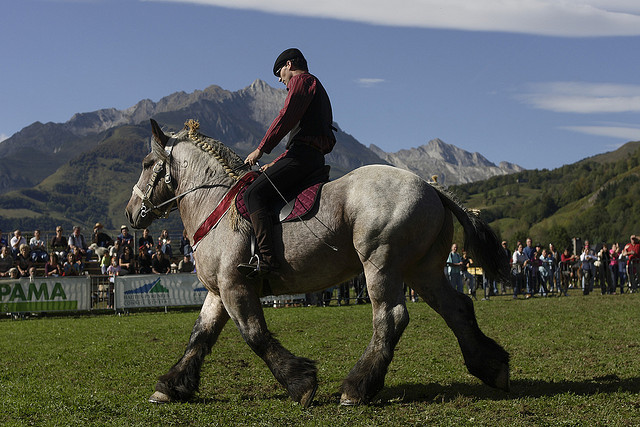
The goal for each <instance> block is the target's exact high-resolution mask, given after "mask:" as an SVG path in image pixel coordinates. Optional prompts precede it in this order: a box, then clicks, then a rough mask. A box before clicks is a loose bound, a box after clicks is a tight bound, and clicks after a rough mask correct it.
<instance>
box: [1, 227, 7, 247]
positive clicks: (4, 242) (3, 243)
mask: <svg viewBox="0 0 640 427" xmlns="http://www.w3.org/2000/svg"><path fill="white" fill-rule="evenodd" d="M8 245H9V242H8V241H7V238H6V237H4V234H2V230H0V249H2V248H4V247H5V246H8Z"/></svg>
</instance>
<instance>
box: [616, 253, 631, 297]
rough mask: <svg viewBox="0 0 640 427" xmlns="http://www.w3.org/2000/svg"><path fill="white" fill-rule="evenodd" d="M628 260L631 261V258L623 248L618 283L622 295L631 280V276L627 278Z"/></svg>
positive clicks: (619, 257)
mask: <svg viewBox="0 0 640 427" xmlns="http://www.w3.org/2000/svg"><path fill="white" fill-rule="evenodd" d="M618 249H619V248H618ZM619 250H620V249H619ZM628 260H629V257H628V256H627V252H626V250H625V249H624V248H622V250H620V255H618V283H619V284H620V293H621V294H623V293H624V288H625V286H626V284H627V282H628V280H629V276H627V261H628Z"/></svg>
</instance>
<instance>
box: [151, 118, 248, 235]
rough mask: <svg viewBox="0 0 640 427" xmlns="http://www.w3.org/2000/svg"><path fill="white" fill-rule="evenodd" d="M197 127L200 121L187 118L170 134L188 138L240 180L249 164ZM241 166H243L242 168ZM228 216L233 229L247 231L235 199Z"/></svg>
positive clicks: (180, 138) (179, 137)
mask: <svg viewBox="0 0 640 427" xmlns="http://www.w3.org/2000/svg"><path fill="white" fill-rule="evenodd" d="M199 129H200V123H199V122H198V121H197V120H193V119H189V120H187V121H186V122H185V124H184V128H183V129H182V130H180V131H179V132H176V133H175V134H172V137H174V138H176V139H178V140H184V139H187V138H188V139H189V140H191V142H193V143H194V145H195V146H196V147H198V148H200V149H201V150H202V151H204V152H205V153H207V154H209V155H211V156H213V157H214V158H215V159H216V160H217V161H218V163H220V165H221V166H222V168H223V170H224V171H225V172H226V174H227V175H228V176H230V177H231V178H233V179H234V180H236V181H238V180H240V178H241V177H242V175H244V174H245V173H246V172H247V170H248V168H249V166H248V165H245V163H244V161H243V160H242V159H241V158H240V156H238V155H237V154H236V153H234V152H233V150H231V149H230V148H229V147H227V146H226V145H224V144H223V143H222V142H220V141H218V140H216V139H214V138H211V137H209V136H206V135H203V134H201V133H200V132H199ZM158 145H159V144H158ZM154 151H155V150H154ZM161 155H165V153H164V150H162V153H161ZM243 166H245V167H244V168H243ZM228 218H229V221H230V224H231V228H232V229H233V230H235V231H241V230H242V231H245V232H248V230H249V228H248V222H247V221H244V220H243V218H242V216H241V215H240V214H239V213H238V210H237V209H236V204H235V201H234V203H232V204H231V208H230V212H229V215H228Z"/></svg>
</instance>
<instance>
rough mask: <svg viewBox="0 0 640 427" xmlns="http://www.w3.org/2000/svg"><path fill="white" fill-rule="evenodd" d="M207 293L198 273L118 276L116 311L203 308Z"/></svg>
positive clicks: (116, 282)
mask: <svg viewBox="0 0 640 427" xmlns="http://www.w3.org/2000/svg"><path fill="white" fill-rule="evenodd" d="M207 292H208V291H207V290H206V289H205V287H204V286H203V285H202V284H201V283H200V281H199V280H198V276H197V275H195V274H190V273H184V274H162V275H155V274H145V275H139V276H118V277H116V280H115V298H116V300H115V304H116V307H115V308H120V309H121V308H137V307H166V306H174V305H198V306H199V305H202V303H203V302H204V300H205V298H206V297H207Z"/></svg>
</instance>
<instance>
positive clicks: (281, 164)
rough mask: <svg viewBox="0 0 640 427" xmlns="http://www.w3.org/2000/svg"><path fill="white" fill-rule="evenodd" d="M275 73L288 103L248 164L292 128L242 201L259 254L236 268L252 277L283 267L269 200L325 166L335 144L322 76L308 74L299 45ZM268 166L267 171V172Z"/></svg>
mask: <svg viewBox="0 0 640 427" xmlns="http://www.w3.org/2000/svg"><path fill="white" fill-rule="evenodd" d="M273 73H274V74H275V75H276V77H278V78H279V81H281V82H282V83H284V85H285V86H286V87H287V91H288V94H287V98H286V100H285V103H284V108H283V109H282V110H280V114H278V117H276V118H275V119H274V121H273V123H271V126H270V127H269V130H267V133H266V134H265V136H264V138H262V141H261V142H260V145H259V146H258V148H257V149H256V150H255V151H253V152H252V153H251V154H249V155H248V156H247V158H246V159H245V163H247V164H249V165H250V166H253V165H255V164H256V163H257V162H258V160H259V159H260V158H261V157H262V155H263V154H264V153H267V154H269V153H270V152H271V150H273V148H274V147H275V146H276V145H278V143H280V141H281V140H282V139H283V138H284V137H285V136H286V135H287V133H290V135H289V141H288V143H287V147H286V148H287V149H286V151H285V152H284V154H282V155H281V156H279V157H278V158H277V159H276V160H274V161H273V162H272V163H269V164H267V165H263V166H262V167H261V168H260V170H261V171H262V172H263V173H262V174H260V176H258V178H256V180H255V181H253V183H251V185H249V187H248V188H247V190H246V192H245V194H244V200H245V203H246V206H247V209H248V211H249V214H250V218H251V224H252V225H253V230H254V232H255V235H256V242H257V246H258V253H257V254H256V255H257V257H256V256H254V257H253V258H252V259H251V261H250V262H249V263H247V264H240V265H239V266H238V269H239V270H240V271H242V272H244V273H246V274H247V275H248V276H250V277H254V276H263V275H266V274H268V273H270V272H272V271H275V270H277V269H278V268H279V267H280V263H279V262H278V260H277V259H276V256H275V254H274V249H273V248H274V245H273V219H272V216H271V215H272V214H271V212H270V209H269V205H270V203H271V202H272V201H273V200H275V199H276V198H278V197H280V195H279V194H278V193H279V192H280V194H282V193H285V192H288V191H289V190H292V189H294V187H295V186H297V185H299V184H300V183H301V182H303V181H304V180H305V179H306V178H307V177H309V176H310V175H311V174H312V173H313V172H314V171H317V170H318V169H320V168H322V167H323V166H324V155H325V154H327V153H330V152H331V150H332V149H333V146H334V145H335V143H336V138H335V136H334V134H333V127H332V123H333V116H332V112H331V101H329V96H328V95H327V92H326V91H325V89H324V87H323V86H322V84H321V83H320V81H319V80H318V79H317V78H316V77H315V76H313V75H312V74H310V73H309V69H308V67H307V61H306V59H305V58H304V56H303V55H302V52H300V50H298V49H295V48H291V49H287V50H285V51H284V52H282V53H281V54H280V56H278V58H277V59H276V61H275V64H274V65H273ZM267 170H268V172H267Z"/></svg>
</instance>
